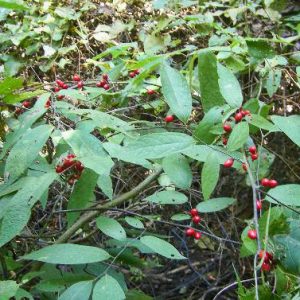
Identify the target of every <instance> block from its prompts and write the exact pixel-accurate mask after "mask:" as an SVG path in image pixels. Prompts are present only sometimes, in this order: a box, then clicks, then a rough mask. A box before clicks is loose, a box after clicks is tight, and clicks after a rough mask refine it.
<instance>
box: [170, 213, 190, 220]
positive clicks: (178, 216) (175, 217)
mask: <svg viewBox="0 0 300 300" xmlns="http://www.w3.org/2000/svg"><path fill="white" fill-rule="evenodd" d="M190 219H191V216H190V215H187V214H175V215H173V216H172V217H171V220H173V221H185V220H190Z"/></svg>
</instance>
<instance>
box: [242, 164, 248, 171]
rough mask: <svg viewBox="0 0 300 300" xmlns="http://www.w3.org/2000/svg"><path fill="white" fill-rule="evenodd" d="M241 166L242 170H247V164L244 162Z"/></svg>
mask: <svg viewBox="0 0 300 300" xmlns="http://www.w3.org/2000/svg"><path fill="white" fill-rule="evenodd" d="M242 168H243V170H244V171H247V169H248V168H247V165H246V164H245V163H242Z"/></svg>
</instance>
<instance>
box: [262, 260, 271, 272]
mask: <svg viewBox="0 0 300 300" xmlns="http://www.w3.org/2000/svg"><path fill="white" fill-rule="evenodd" d="M261 269H262V270H263V271H265V272H270V270H271V265H270V264H269V263H266V262H263V264H262V265H261Z"/></svg>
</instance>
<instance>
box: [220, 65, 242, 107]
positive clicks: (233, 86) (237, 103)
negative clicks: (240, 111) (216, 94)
mask: <svg viewBox="0 0 300 300" xmlns="http://www.w3.org/2000/svg"><path fill="white" fill-rule="evenodd" d="M217 68H218V76H219V86H220V92H221V94H222V96H223V97H224V99H225V100H226V102H227V103H228V104H229V105H230V106H231V107H238V108H239V107H241V106H242V103H243V95H242V89H241V86H240V84H239V82H238V80H237V79H236V77H235V76H234V74H233V73H232V72H231V71H230V70H229V69H227V68H226V67H224V66H223V65H221V64H219V63H218V65H217Z"/></svg>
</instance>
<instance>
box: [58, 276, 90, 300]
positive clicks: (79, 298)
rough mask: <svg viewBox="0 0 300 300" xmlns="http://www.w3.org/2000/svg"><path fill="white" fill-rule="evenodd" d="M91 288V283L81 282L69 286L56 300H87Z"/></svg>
mask: <svg viewBox="0 0 300 300" xmlns="http://www.w3.org/2000/svg"><path fill="white" fill-rule="evenodd" d="M92 288H93V281H82V282H77V283H75V284H73V285H71V286H70V287H69V288H68V289H66V290H65V291H64V292H63V293H62V294H61V296H59V298H58V300H89V299H90V294H91V292H92Z"/></svg>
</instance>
